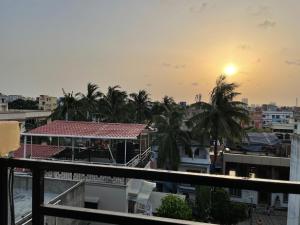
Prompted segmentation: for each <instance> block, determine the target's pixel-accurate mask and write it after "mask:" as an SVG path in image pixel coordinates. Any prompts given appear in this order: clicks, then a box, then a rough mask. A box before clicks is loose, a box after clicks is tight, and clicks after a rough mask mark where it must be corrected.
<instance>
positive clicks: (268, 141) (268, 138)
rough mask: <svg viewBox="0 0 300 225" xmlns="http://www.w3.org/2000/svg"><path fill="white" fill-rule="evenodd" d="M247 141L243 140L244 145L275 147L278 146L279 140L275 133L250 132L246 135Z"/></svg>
mask: <svg viewBox="0 0 300 225" xmlns="http://www.w3.org/2000/svg"><path fill="white" fill-rule="evenodd" d="M247 136H248V139H245V140H244V143H248V144H252V145H277V144H280V140H279V138H278V137H277V136H276V134H275V133H257V132H250V133H248V134H247Z"/></svg>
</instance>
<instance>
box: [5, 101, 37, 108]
mask: <svg viewBox="0 0 300 225" xmlns="http://www.w3.org/2000/svg"><path fill="white" fill-rule="evenodd" d="M8 108H9V109H25V110H37V109H39V105H38V102H37V101H32V100H23V99H17V100H15V101H12V102H9V103H8Z"/></svg>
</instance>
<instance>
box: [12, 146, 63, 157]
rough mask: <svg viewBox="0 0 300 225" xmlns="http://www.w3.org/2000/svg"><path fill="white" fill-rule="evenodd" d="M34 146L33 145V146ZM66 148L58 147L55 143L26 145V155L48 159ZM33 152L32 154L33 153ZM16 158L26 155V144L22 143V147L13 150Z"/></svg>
mask: <svg viewBox="0 0 300 225" xmlns="http://www.w3.org/2000/svg"><path fill="white" fill-rule="evenodd" d="M31 146H32V147H31ZM63 149H64V148H58V147H57V146H53V145H36V144H33V145H30V144H27V145H26V157H27V158H29V157H30V156H31V158H39V159H48V158H50V157H52V156H54V155H56V154H57V153H59V152H61V151H62V150H63ZM31 154H32V155H31ZM13 155H14V157H15V158H23V157H24V145H23V144H21V146H20V148H19V149H18V150H17V151H15V152H13Z"/></svg>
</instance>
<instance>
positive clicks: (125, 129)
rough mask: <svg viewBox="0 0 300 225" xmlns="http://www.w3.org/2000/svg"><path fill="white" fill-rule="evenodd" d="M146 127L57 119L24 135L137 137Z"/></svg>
mask: <svg viewBox="0 0 300 225" xmlns="http://www.w3.org/2000/svg"><path fill="white" fill-rule="evenodd" d="M146 127H147V125H146V124H131V123H97V122H84V121H62V120H55V121H53V122H51V123H48V124H46V125H44V126H41V127H38V128H35V129H33V130H31V131H29V132H27V133H23V135H25V136H26V135H27V136H47V137H75V138H95V139H137V137H138V136H139V135H140V134H142V133H143V132H145V131H146Z"/></svg>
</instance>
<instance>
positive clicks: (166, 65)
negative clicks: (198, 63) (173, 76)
mask: <svg viewBox="0 0 300 225" xmlns="http://www.w3.org/2000/svg"><path fill="white" fill-rule="evenodd" d="M161 65H162V66H163V67H166V68H173V69H176V70H179V69H184V68H186V65H185V64H171V63H166V62H164V63H162V64H161Z"/></svg>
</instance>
